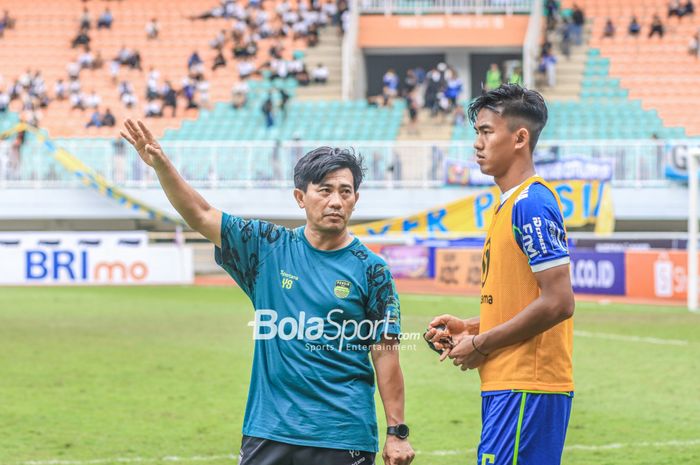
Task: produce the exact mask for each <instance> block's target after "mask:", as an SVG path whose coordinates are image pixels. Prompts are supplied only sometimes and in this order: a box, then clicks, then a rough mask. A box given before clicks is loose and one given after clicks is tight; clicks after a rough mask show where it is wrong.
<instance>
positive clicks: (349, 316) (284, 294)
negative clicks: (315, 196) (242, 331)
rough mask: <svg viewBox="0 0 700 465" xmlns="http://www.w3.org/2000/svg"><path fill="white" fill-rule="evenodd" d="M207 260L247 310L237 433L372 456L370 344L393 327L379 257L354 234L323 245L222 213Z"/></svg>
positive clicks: (390, 289) (394, 314)
mask: <svg viewBox="0 0 700 465" xmlns="http://www.w3.org/2000/svg"><path fill="white" fill-rule="evenodd" d="M215 258H216V262H217V263H218V264H219V265H221V266H222V267H223V268H224V269H225V270H226V271H227V272H228V274H229V275H231V277H233V279H235V280H236V282H237V283H238V284H239V285H240V287H241V288H242V289H243V290H244V291H245V293H246V294H248V296H249V297H250V299H251V301H252V302H253V306H254V308H255V318H254V319H255V325H254V327H253V328H252V330H253V333H254V338H255V355H254V357H253V369H252V374H251V379H250V390H249V393H248V404H247V406H246V413H245V419H244V422H243V434H244V435H246V436H254V437H258V438H266V439H271V440H274V441H279V442H284V443H287V444H295V445H302V446H312V447H325V448H331V449H348V450H363V451H370V452H377V451H378V435H377V416H376V412H375V407H374V370H373V368H372V364H371V362H370V345H371V344H372V343H374V342H377V341H378V340H379V339H380V338H381V337H382V335H384V334H387V335H397V334H399V332H400V310H399V298H398V295H397V293H396V286H395V285H394V280H393V278H392V276H391V273H390V272H389V269H388V267H387V265H386V263H385V262H384V261H383V260H382V259H381V258H380V257H379V256H377V255H376V254H374V253H373V252H372V251H370V250H369V249H368V248H367V247H365V246H364V245H363V244H362V243H361V242H360V241H359V240H358V239H356V238H355V239H354V240H353V241H352V243H350V244H349V245H348V246H346V247H343V248H342V249H339V250H334V251H322V250H318V249H316V248H314V247H313V246H311V244H310V243H309V242H308V240H307V239H306V237H305V236H304V228H303V227H300V228H297V229H287V228H283V227H281V226H277V225H274V224H272V223H268V222H265V221H260V220H247V219H242V218H239V217H235V216H231V215H228V214H226V213H224V214H223V217H222V223H221V248H220V249H219V248H218V247H217V248H216V250H215Z"/></svg>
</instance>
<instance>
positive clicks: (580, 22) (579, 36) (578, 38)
mask: <svg viewBox="0 0 700 465" xmlns="http://www.w3.org/2000/svg"><path fill="white" fill-rule="evenodd" d="M571 21H572V24H573V28H572V30H571V32H572V37H571V40H572V41H573V42H574V44H576V45H581V44H582V43H583V26H584V25H585V24H586V15H585V14H584V12H583V10H582V9H581V7H580V6H578V4H576V3H574V7H573V13H572V14H571Z"/></svg>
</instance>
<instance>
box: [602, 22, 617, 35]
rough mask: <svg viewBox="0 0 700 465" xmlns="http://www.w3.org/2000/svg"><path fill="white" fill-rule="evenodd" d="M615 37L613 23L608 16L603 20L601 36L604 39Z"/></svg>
mask: <svg viewBox="0 0 700 465" xmlns="http://www.w3.org/2000/svg"><path fill="white" fill-rule="evenodd" d="M613 37H615V25H614V24H613V22H612V19H610V18H608V19H607V20H606V21H605V27H604V28H603V38H604V39H612V38H613Z"/></svg>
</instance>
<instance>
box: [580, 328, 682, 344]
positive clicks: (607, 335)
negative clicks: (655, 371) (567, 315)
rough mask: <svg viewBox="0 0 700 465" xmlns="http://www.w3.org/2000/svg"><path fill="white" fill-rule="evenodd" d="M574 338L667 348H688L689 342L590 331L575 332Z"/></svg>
mask: <svg viewBox="0 0 700 465" xmlns="http://www.w3.org/2000/svg"><path fill="white" fill-rule="evenodd" d="M574 336H580V337H592V338H596V339H609V340H611V341H624V342H644V343H647V344H657V345H666V346H687V345H688V341H686V340H683V339H662V338H658V337H642V336H627V335H625V334H610V333H592V332H590V331H579V330H575V331H574Z"/></svg>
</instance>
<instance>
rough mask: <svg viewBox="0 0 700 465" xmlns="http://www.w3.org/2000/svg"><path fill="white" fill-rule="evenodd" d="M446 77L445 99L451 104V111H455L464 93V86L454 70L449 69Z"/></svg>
mask: <svg viewBox="0 0 700 465" xmlns="http://www.w3.org/2000/svg"><path fill="white" fill-rule="evenodd" d="M445 77H446V81H447V82H446V87H445V97H447V100H449V102H450V109H451V110H452V109H454V108H455V107H456V106H457V99H458V98H459V95H460V94H461V93H462V89H463V87H464V84H463V83H462V80H461V79H460V78H459V76H457V72H456V71H455V70H454V69H451V68H450V69H448V73H447V74H446V75H445Z"/></svg>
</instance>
